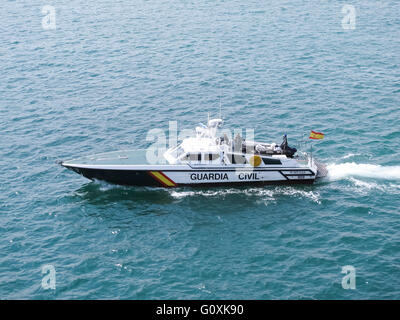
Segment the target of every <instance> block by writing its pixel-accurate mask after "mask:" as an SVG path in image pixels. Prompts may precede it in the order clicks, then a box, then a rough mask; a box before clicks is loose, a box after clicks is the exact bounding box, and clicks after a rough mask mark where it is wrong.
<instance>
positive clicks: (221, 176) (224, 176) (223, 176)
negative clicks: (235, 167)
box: [190, 173, 229, 180]
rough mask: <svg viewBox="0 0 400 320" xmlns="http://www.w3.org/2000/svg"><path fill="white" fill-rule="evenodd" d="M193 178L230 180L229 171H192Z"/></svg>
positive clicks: (191, 177)
mask: <svg viewBox="0 0 400 320" xmlns="http://www.w3.org/2000/svg"><path fill="white" fill-rule="evenodd" d="M190 179H191V180H229V178H228V174H227V173H192V174H191V175H190Z"/></svg>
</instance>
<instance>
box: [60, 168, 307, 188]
mask: <svg viewBox="0 0 400 320" xmlns="http://www.w3.org/2000/svg"><path fill="white" fill-rule="evenodd" d="M63 166H65V167H66V168H68V169H70V170H73V171H75V172H76V173H78V174H80V175H82V176H84V177H86V178H88V179H90V180H101V181H106V182H108V183H112V184H117V185H125V186H149V187H167V188H171V187H178V186H192V187H196V186H200V187H206V186H207V187H210V186H240V185H253V186H257V185H258V186H260V185H268V184H280V185H282V184H284V185H290V184H312V183H313V182H314V180H315V173H314V172H313V171H312V170H310V169H304V168H302V169H294V168H271V169H263V170H260V169H258V170H237V169H225V170H221V169H215V170H210V169H206V170H202V169H197V170H158V169H157V167H154V168H151V169H142V170H137V169H133V170H129V169H123V170H121V169H105V168H85V167H74V166H68V165H64V164H63Z"/></svg>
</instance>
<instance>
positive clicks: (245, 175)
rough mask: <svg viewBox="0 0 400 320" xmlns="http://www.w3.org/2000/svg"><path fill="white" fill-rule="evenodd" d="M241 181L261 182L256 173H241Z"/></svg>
mask: <svg viewBox="0 0 400 320" xmlns="http://www.w3.org/2000/svg"><path fill="white" fill-rule="evenodd" d="M238 177H239V180H260V178H259V177H258V176H257V173H256V172H253V173H239V176H238Z"/></svg>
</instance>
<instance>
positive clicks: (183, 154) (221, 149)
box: [61, 119, 327, 188]
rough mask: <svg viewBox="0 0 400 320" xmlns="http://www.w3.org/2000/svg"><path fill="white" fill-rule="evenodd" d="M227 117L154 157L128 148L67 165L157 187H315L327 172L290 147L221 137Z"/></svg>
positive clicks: (117, 180)
mask: <svg viewBox="0 0 400 320" xmlns="http://www.w3.org/2000/svg"><path fill="white" fill-rule="evenodd" d="M222 124H223V120H222V119H211V120H209V121H208V125H207V126H205V125H202V126H198V127H196V130H195V132H196V134H195V136H194V137H190V138H187V139H183V140H182V142H181V143H180V144H178V145H177V146H176V147H172V148H170V149H168V150H166V151H165V152H164V153H161V155H162V157H160V158H161V159H158V160H157V159H153V158H154V156H153V157H152V155H154V150H153V151H151V150H150V149H147V150H125V151H115V152H110V153H103V154H97V155H93V156H87V157H83V158H80V159H76V160H71V161H62V162H61V165H62V166H64V167H66V168H68V169H70V170H73V171H75V172H77V173H79V174H81V175H83V176H84V177H86V178H88V179H91V180H103V181H107V182H109V183H112V184H118V185H131V186H151V187H168V188H171V187H178V186H221V185H234V186H240V185H264V184H312V183H313V182H314V181H315V179H316V178H319V177H322V176H325V175H326V174H327V172H326V168H325V166H324V165H323V164H320V163H318V162H317V161H316V160H315V159H314V158H313V157H312V155H311V156H310V155H309V154H307V153H306V152H300V151H299V152H297V150H296V149H295V148H291V147H289V146H288V142H287V137H286V135H285V136H284V139H283V142H282V143H281V144H280V145H277V144H275V143H270V144H268V143H262V142H256V141H246V140H244V139H243V138H242V137H241V136H240V135H236V137H235V138H234V139H233V141H231V140H230V139H229V138H228V136H227V135H226V134H224V135H223V136H218V135H217V132H218V129H219V128H221V126H222Z"/></svg>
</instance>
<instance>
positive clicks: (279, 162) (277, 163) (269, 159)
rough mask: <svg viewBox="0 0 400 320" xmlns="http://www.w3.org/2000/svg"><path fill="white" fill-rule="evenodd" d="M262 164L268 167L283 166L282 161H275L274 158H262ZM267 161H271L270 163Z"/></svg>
mask: <svg viewBox="0 0 400 320" xmlns="http://www.w3.org/2000/svg"><path fill="white" fill-rule="evenodd" d="M261 160H262V162H263V163H264V165H266V166H270V165H281V164H282V161H281V160H280V159H273V158H269V157H261ZM266 161H270V162H269V163H268V162H266Z"/></svg>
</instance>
